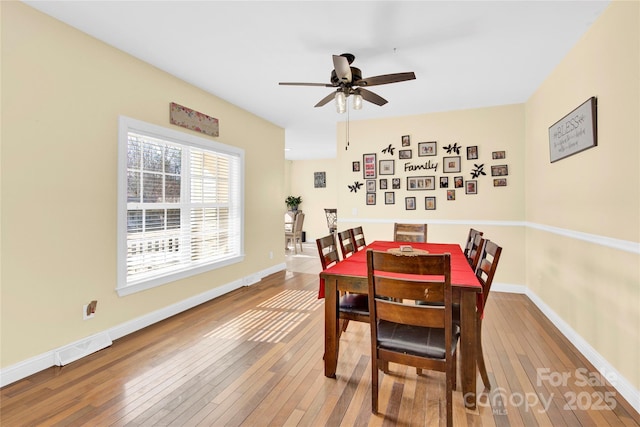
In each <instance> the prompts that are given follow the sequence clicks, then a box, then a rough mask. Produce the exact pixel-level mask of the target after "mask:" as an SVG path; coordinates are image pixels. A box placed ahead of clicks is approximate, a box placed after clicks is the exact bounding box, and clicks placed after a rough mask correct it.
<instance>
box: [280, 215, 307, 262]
mask: <svg viewBox="0 0 640 427" xmlns="http://www.w3.org/2000/svg"><path fill="white" fill-rule="evenodd" d="M303 224H304V213H302V212H298V214H297V215H296V219H295V220H294V221H293V230H291V231H285V232H284V242H285V248H286V247H288V246H289V241H291V242H292V243H293V250H294V252H295V253H296V254H297V253H298V247H297V246H296V243H298V244H299V245H300V252H303V250H302V225H303Z"/></svg>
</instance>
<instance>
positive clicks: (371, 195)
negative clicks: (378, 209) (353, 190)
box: [367, 193, 376, 205]
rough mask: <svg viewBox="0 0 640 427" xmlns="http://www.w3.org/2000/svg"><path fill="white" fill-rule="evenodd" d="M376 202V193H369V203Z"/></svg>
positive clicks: (373, 203)
mask: <svg viewBox="0 0 640 427" xmlns="http://www.w3.org/2000/svg"><path fill="white" fill-rule="evenodd" d="M375 204H376V193H367V205H375Z"/></svg>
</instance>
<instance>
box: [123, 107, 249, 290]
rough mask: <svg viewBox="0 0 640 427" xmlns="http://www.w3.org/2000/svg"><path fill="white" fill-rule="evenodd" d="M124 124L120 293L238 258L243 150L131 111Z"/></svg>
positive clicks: (240, 231) (240, 239) (240, 237)
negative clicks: (132, 114)
mask: <svg viewBox="0 0 640 427" xmlns="http://www.w3.org/2000/svg"><path fill="white" fill-rule="evenodd" d="M123 127H124V128H126V135H125V131H124V130H123V129H122V128H123ZM120 131H121V136H120V144H121V146H120V151H119V153H120V173H119V175H120V187H121V188H126V194H124V195H122V194H119V197H120V201H121V202H122V203H120V204H119V205H121V206H124V207H123V208H122V209H121V210H122V211H123V212H119V214H120V215H119V218H124V217H126V227H121V226H119V230H120V233H121V234H122V235H119V251H118V253H119V256H118V262H119V283H118V289H119V292H120V293H121V294H122V293H129V292H130V291H132V290H133V291H135V290H137V289H138V288H144V289H146V288H148V287H151V286H155V285H158V284H162V283H167V282H169V281H172V280H176V279H179V278H182V277H186V276H188V275H191V274H196V273H199V272H201V271H204V270H208V269H211V268H215V267H217V266H219V265H227V264H229V263H231V262H237V261H238V260H239V257H241V256H242V234H243V233H242V217H243V215H242V195H243V176H242V175H243V152H242V151H241V150H238V149H233V148H232V147H227V146H224V145H222V144H218V143H213V142H212V141H208V140H203V139H201V138H195V137H193V136H191V135H189V134H182V133H179V132H176V131H173V130H170V129H163V128H158V127H156V126H153V125H149V124H144V123H141V122H138V121H134V120H132V119H128V118H121V129H120ZM123 139H125V141H123ZM195 140H198V141H195ZM123 144H124V145H126V149H125V147H123V146H122V145H123ZM125 157H126V158H125ZM125 165H126V172H125V171H123V169H124V166H125ZM124 181H126V183H125V182H124ZM123 199H124V200H126V203H125V202H124V201H123ZM125 210H126V212H124V211H125ZM125 229H126V230H125ZM132 287H133V288H132ZM122 289H127V291H123V292H121V290H122Z"/></svg>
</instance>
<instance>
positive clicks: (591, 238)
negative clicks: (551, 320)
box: [338, 218, 640, 255]
mask: <svg viewBox="0 0 640 427" xmlns="http://www.w3.org/2000/svg"><path fill="white" fill-rule="evenodd" d="M338 222H339V223H365V224H393V223H395V222H405V223H408V224H422V223H424V222H425V219H424V218H422V219H413V220H412V219H406V218H391V219H386V218H385V219H378V218H340V219H338ZM427 223H428V224H440V225H469V226H473V225H476V226H477V225H492V226H497V227H526V228H531V229H534V230H540V231H545V232H547V233H552V234H557V235H559V236H564V237H569V238H571V239H576V240H582V241H585V242H589V243H593V244H595V245H600V246H607V247H610V248H613V249H618V250H621V251H624V252H630V253H633V254H638V255H640V242H632V241H630V240H622V239H615V238H613V237H607V236H601V235H598V234H591V233H584V232H582V231H576V230H569V229H566V228H561V227H554V226H552V225H546V224H539V223H536V222H530V221H493V220H473V219H431V220H428V221H427Z"/></svg>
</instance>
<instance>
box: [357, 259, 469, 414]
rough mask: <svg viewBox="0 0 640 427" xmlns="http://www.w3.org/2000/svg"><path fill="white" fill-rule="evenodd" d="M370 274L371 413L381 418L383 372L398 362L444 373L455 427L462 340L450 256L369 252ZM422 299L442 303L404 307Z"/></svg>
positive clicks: (447, 398) (448, 405)
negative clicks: (454, 305) (455, 320)
mask: <svg viewBox="0 0 640 427" xmlns="http://www.w3.org/2000/svg"><path fill="white" fill-rule="evenodd" d="M390 273H391V274H390ZM394 273H402V276H398V275H394ZM367 274H368V283H369V295H368V298H369V312H370V313H371V322H369V324H370V327H371V410H372V412H373V413H374V414H377V413H378V388H379V387H378V374H379V372H378V371H379V369H380V368H383V367H385V365H386V364H388V362H394V363H399V364H402V365H408V366H414V367H416V368H418V369H428V370H435V371H440V372H444V373H445V378H446V381H445V382H446V387H445V395H446V417H447V426H451V425H452V423H453V406H452V392H453V389H454V388H455V373H456V371H455V367H456V346H457V342H458V338H459V336H460V327H459V326H458V325H456V324H454V323H453V317H452V295H451V293H452V291H451V255H450V254H437V255H436V254H433V255H431V254H426V255H415V256H402V255H395V254H393V253H389V252H383V251H373V250H368V251H367ZM422 275H429V276H434V277H430V278H429V279H428V280H426V279H424V278H422V277H418V276H422ZM385 297H386V298H385ZM421 298H423V299H428V300H429V301H433V302H439V303H440V304H437V305H415V304H413V303H410V302H407V303H404V302H403V301H407V300H417V299H421Z"/></svg>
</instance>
